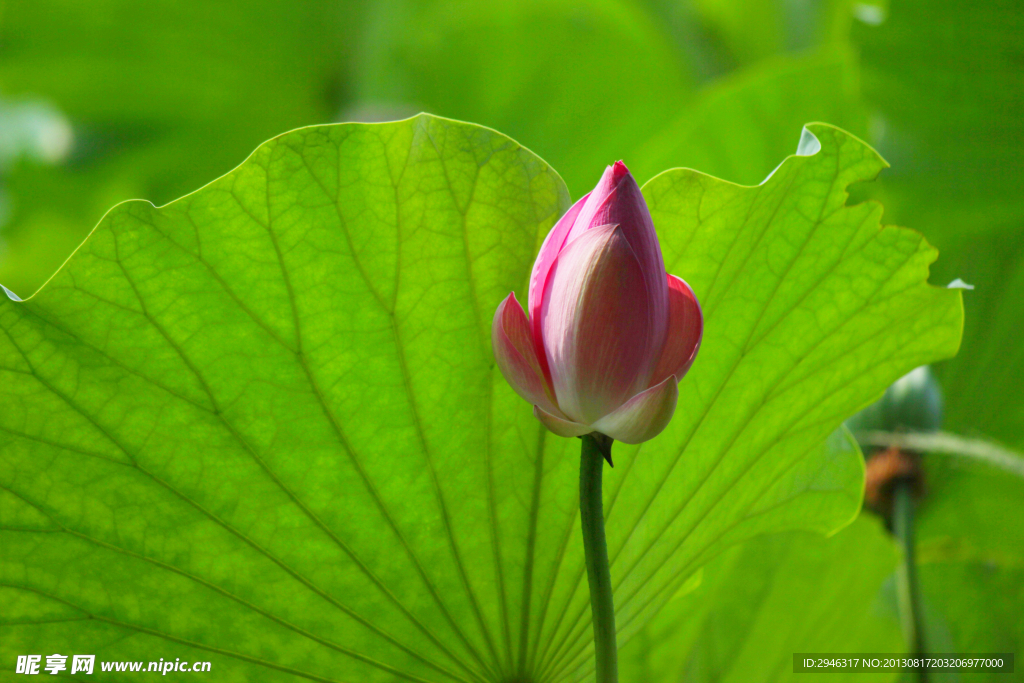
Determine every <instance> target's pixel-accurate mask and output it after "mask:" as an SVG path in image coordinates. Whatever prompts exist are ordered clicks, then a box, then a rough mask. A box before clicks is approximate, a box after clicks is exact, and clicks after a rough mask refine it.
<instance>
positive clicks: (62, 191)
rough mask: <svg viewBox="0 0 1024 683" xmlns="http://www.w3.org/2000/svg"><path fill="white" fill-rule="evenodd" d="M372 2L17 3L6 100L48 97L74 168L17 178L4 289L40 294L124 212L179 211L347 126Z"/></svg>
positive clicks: (6, 46) (1, 32) (18, 173)
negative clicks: (248, 163) (123, 208)
mask: <svg viewBox="0 0 1024 683" xmlns="http://www.w3.org/2000/svg"><path fill="white" fill-rule="evenodd" d="M362 5H363V4H362V3H353V2H340V3H302V4H298V5H297V4H295V3H291V2H285V1H283V0H249V1H248V2H245V3H206V4H204V5H202V6H201V7H197V6H195V5H194V4H190V3H180V2H176V1H175V0H153V1H152V2H144V3H136V2H126V1H125V0H95V1H93V2H89V3H88V4H81V3H74V2H66V1H65V0H39V1H38V2H36V1H33V2H23V1H21V0H14V1H12V2H5V3H3V11H2V13H0V42H2V45H3V49H2V51H0V91H2V93H3V96H4V97H5V98H9V99H19V98H22V97H33V98H44V99H45V100H47V101H49V102H51V103H52V104H53V105H54V106H55V107H57V108H58V109H59V110H60V111H62V112H63V113H64V114H65V115H66V116H67V117H68V119H69V121H70V123H71V125H72V127H73V129H74V132H75V145H74V147H73V149H72V153H71V157H70V158H69V159H68V160H67V163H65V164H63V165H60V166H49V167H42V166H38V165H33V164H22V165H20V166H18V167H17V168H16V169H13V170H10V172H7V170H5V174H4V176H5V177H4V179H3V182H4V184H5V187H6V189H7V191H8V192H9V194H10V196H11V197H12V204H11V207H12V210H11V213H10V215H9V217H8V218H6V219H5V221H4V222H5V224H4V225H3V226H0V228H2V237H3V241H4V248H3V250H2V253H0V282H3V283H4V284H5V285H7V286H8V287H12V288H14V289H15V291H17V292H20V293H21V294H22V295H23V296H27V295H28V294H31V293H32V292H34V291H35V290H36V289H37V288H38V287H39V286H40V285H42V283H43V282H44V281H45V280H46V278H47V277H49V276H50V275H51V274H52V273H53V271H54V270H56V268H57V267H59V266H60V264H61V263H63V261H64V260H65V259H66V258H67V257H68V255H69V254H70V253H71V252H72V251H73V250H74V248H75V247H76V246H77V245H78V244H79V243H80V242H81V241H82V239H83V238H84V237H85V235H86V233H87V232H88V229H89V227H91V226H93V225H95V223H96V222H97V221H98V220H99V219H100V218H101V217H102V216H103V213H104V212H105V211H106V210H107V209H108V208H110V207H111V206H113V205H114V204H115V203H117V202H120V201H123V200H125V199H132V198H136V197H147V198H150V199H153V200H156V201H159V202H167V201H170V200H172V199H174V198H176V197H180V196H181V195H182V194H184V193H185V192H188V191H190V190H192V189H194V188H196V187H199V186H200V185H202V184H203V183H205V182H207V181H209V180H210V179H211V178H216V177H217V176H219V175H221V174H223V173H226V172H228V171H229V170H231V168H232V167H234V166H235V165H237V164H238V162H239V161H240V160H241V159H243V158H245V155H246V154H248V153H249V152H251V151H252V150H253V148H254V147H255V146H256V145H258V144H259V143H260V142H262V141H264V140H266V139H267V138H269V137H271V136H272V135H275V134H277V133H279V132H280V131H282V130H289V129H291V128H295V127H298V126H302V125H307V124H310V123H327V122H330V121H334V120H336V117H337V115H338V111H339V109H340V108H341V107H342V106H343V105H346V104H347V103H348V98H349V97H350V95H351V90H350V89H349V87H348V85H349V83H348V78H347V65H348V63H349V62H350V61H351V60H352V58H353V56H354V55H353V53H354V50H353V49H352V48H351V47H350V46H351V45H353V44H354V43H355V42H356V41H355V37H356V35H357V31H356V30H357V28H358V27H359V26H360V21H359V20H358V19H359V15H360V14H361V12H362V9H361V8H362Z"/></svg>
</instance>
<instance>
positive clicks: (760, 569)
mask: <svg viewBox="0 0 1024 683" xmlns="http://www.w3.org/2000/svg"><path fill="white" fill-rule="evenodd" d="M896 561H897V552H896V548H895V547H894V545H893V543H892V540H891V539H890V537H889V535H888V534H887V533H886V531H885V530H884V529H883V528H882V527H881V526H880V524H879V523H878V521H877V520H876V519H874V518H872V517H871V516H863V515H862V516H861V517H859V518H858V519H857V520H856V521H855V522H854V523H853V524H851V525H850V526H849V527H847V528H845V529H843V530H842V531H840V532H839V533H838V534H836V535H835V536H832V537H830V538H823V537H821V536H818V535H814V534H808V533H806V532H790V533H785V534H774V535H771V536H762V537H760V538H756V539H753V540H751V541H748V542H746V543H744V544H742V545H740V546H739V547H736V548H733V549H730V550H729V551H726V552H725V553H723V554H722V555H721V556H719V557H717V558H715V559H714V560H713V561H712V562H710V563H709V564H708V565H707V566H705V567H704V569H703V570H702V572H701V577H702V581H701V583H700V585H699V587H697V588H696V589H695V590H693V591H690V592H687V593H685V594H682V595H679V596H677V597H675V598H673V599H671V600H670V601H669V602H668V604H667V605H666V607H665V609H664V610H662V612H661V613H660V614H658V616H657V617H655V619H654V620H653V621H652V622H651V623H650V624H648V625H647V626H646V627H645V628H644V629H643V630H642V631H641V632H640V633H639V634H638V635H637V637H636V638H635V639H634V640H633V641H632V642H631V643H630V644H629V645H628V646H627V647H626V648H624V649H623V651H622V652H621V654H620V661H621V662H622V678H623V680H627V681H651V682H652V683H678V682H679V681H684V680H685V681H691V682H693V683H698V682H701V681H708V682H711V681H715V682H721V683H725V682H727V681H743V682H744V683H754V682H756V681H766V682H767V681H788V680H803V679H804V678H806V676H805V675H802V674H801V675H797V674H793V653H794V652H901V651H903V643H902V637H901V636H900V630H899V621H898V619H897V615H896V612H895V610H894V609H892V606H891V605H889V604H888V602H887V601H886V600H885V599H884V597H883V591H882V587H883V584H885V582H886V581H887V579H888V578H889V577H890V576H891V574H892V572H893V570H894V569H895V567H896ZM858 676H859V674H850V673H846V674H842V673H837V674H833V675H828V674H820V675H816V676H815V678H816V679H822V678H824V679H826V680H858V678H857V677H858ZM896 678H897V674H895V673H893V674H891V675H889V676H888V678H887V677H886V676H884V675H883V676H881V678H879V680H880V681H885V680H895V679H896Z"/></svg>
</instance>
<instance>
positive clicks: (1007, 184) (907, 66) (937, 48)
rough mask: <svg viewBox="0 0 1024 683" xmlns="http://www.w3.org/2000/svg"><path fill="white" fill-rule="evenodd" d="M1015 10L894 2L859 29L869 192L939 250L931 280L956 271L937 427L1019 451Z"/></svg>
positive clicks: (1019, 74)
mask: <svg viewBox="0 0 1024 683" xmlns="http://www.w3.org/2000/svg"><path fill="white" fill-rule="evenodd" d="M1022 31H1024V14H1022V13H1021V11H1020V6H1019V3H1017V2H1014V1H1013V0H997V1H995V2H987V3H984V4H982V5H977V6H975V5H971V4H966V3H958V2H950V1H946V0H943V1H941V2H928V1H926V0H894V1H893V2H892V3H891V4H890V8H889V12H888V17H887V19H886V21H885V22H883V23H882V24H881V25H878V26H866V25H858V26H857V29H856V30H855V32H854V37H855V39H856V42H857V43H858V46H859V48H860V50H861V54H862V55H863V63H864V67H863V72H864V91H865V96H866V97H867V98H868V99H869V101H870V103H871V105H872V107H873V108H875V109H876V111H877V114H876V119H877V121H878V123H879V125H878V126H876V128H877V129H878V132H879V133H880V135H878V136H877V139H876V140H874V142H876V143H877V144H878V147H879V149H880V150H881V151H882V152H883V154H885V156H886V157H887V158H888V159H889V161H891V162H892V163H893V168H892V170H890V171H887V172H886V173H884V174H883V175H882V177H881V178H880V181H881V182H880V183H879V186H880V187H879V188H878V189H880V192H878V195H877V196H880V197H882V198H883V199H884V201H885V205H886V211H887V217H889V218H891V219H892V220H895V221H914V224H915V225H920V227H921V230H922V232H923V233H924V234H925V236H926V237H927V238H928V240H929V241H931V242H932V243H933V244H935V245H937V246H938V247H939V248H940V249H941V250H942V253H944V254H948V255H949V257H950V258H946V259H943V260H942V263H940V264H938V267H937V268H936V270H935V272H934V273H933V279H934V281H936V282H943V283H944V282H949V281H951V280H953V279H954V278H957V277H959V278H962V279H964V280H965V281H967V282H969V283H971V284H973V285H975V290H974V291H973V292H971V293H970V294H969V295H967V296H966V301H965V304H966V306H967V316H966V323H967V324H966V328H965V330H964V346H963V352H962V353H961V354H960V355H959V356H958V357H957V359H956V360H955V361H953V362H951V363H946V364H943V365H941V366H939V367H938V368H936V370H937V374H938V376H939V378H940V380H941V382H942V386H943V388H944V389H945V395H946V406H947V411H946V422H945V428H946V429H949V430H952V431H956V432H958V433H962V434H967V435H983V436H987V437H989V438H995V439H998V440H1000V441H1002V442H1005V443H1008V444H1012V445H1015V446H1016V447H1018V448H1020V447H1024V391H1021V386H1020V382H1019V381H1017V378H1018V377H1020V376H1021V375H1022V374H1024V345H1021V343H1020V332H1019V331H1020V329H1021V327H1022V325H1024V307H1021V306H1020V305H1019V302H1020V301H1021V299H1022V297H1024V239H1022V235H1024V201H1022V200H1024V195H1022V193H1021V192H1020V169H1021V167H1022V165H1024V71H1022V69H1021V68H1020V64H1021V62H1022V60H1024V41H1021V40H1020V36H1021V33H1022Z"/></svg>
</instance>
